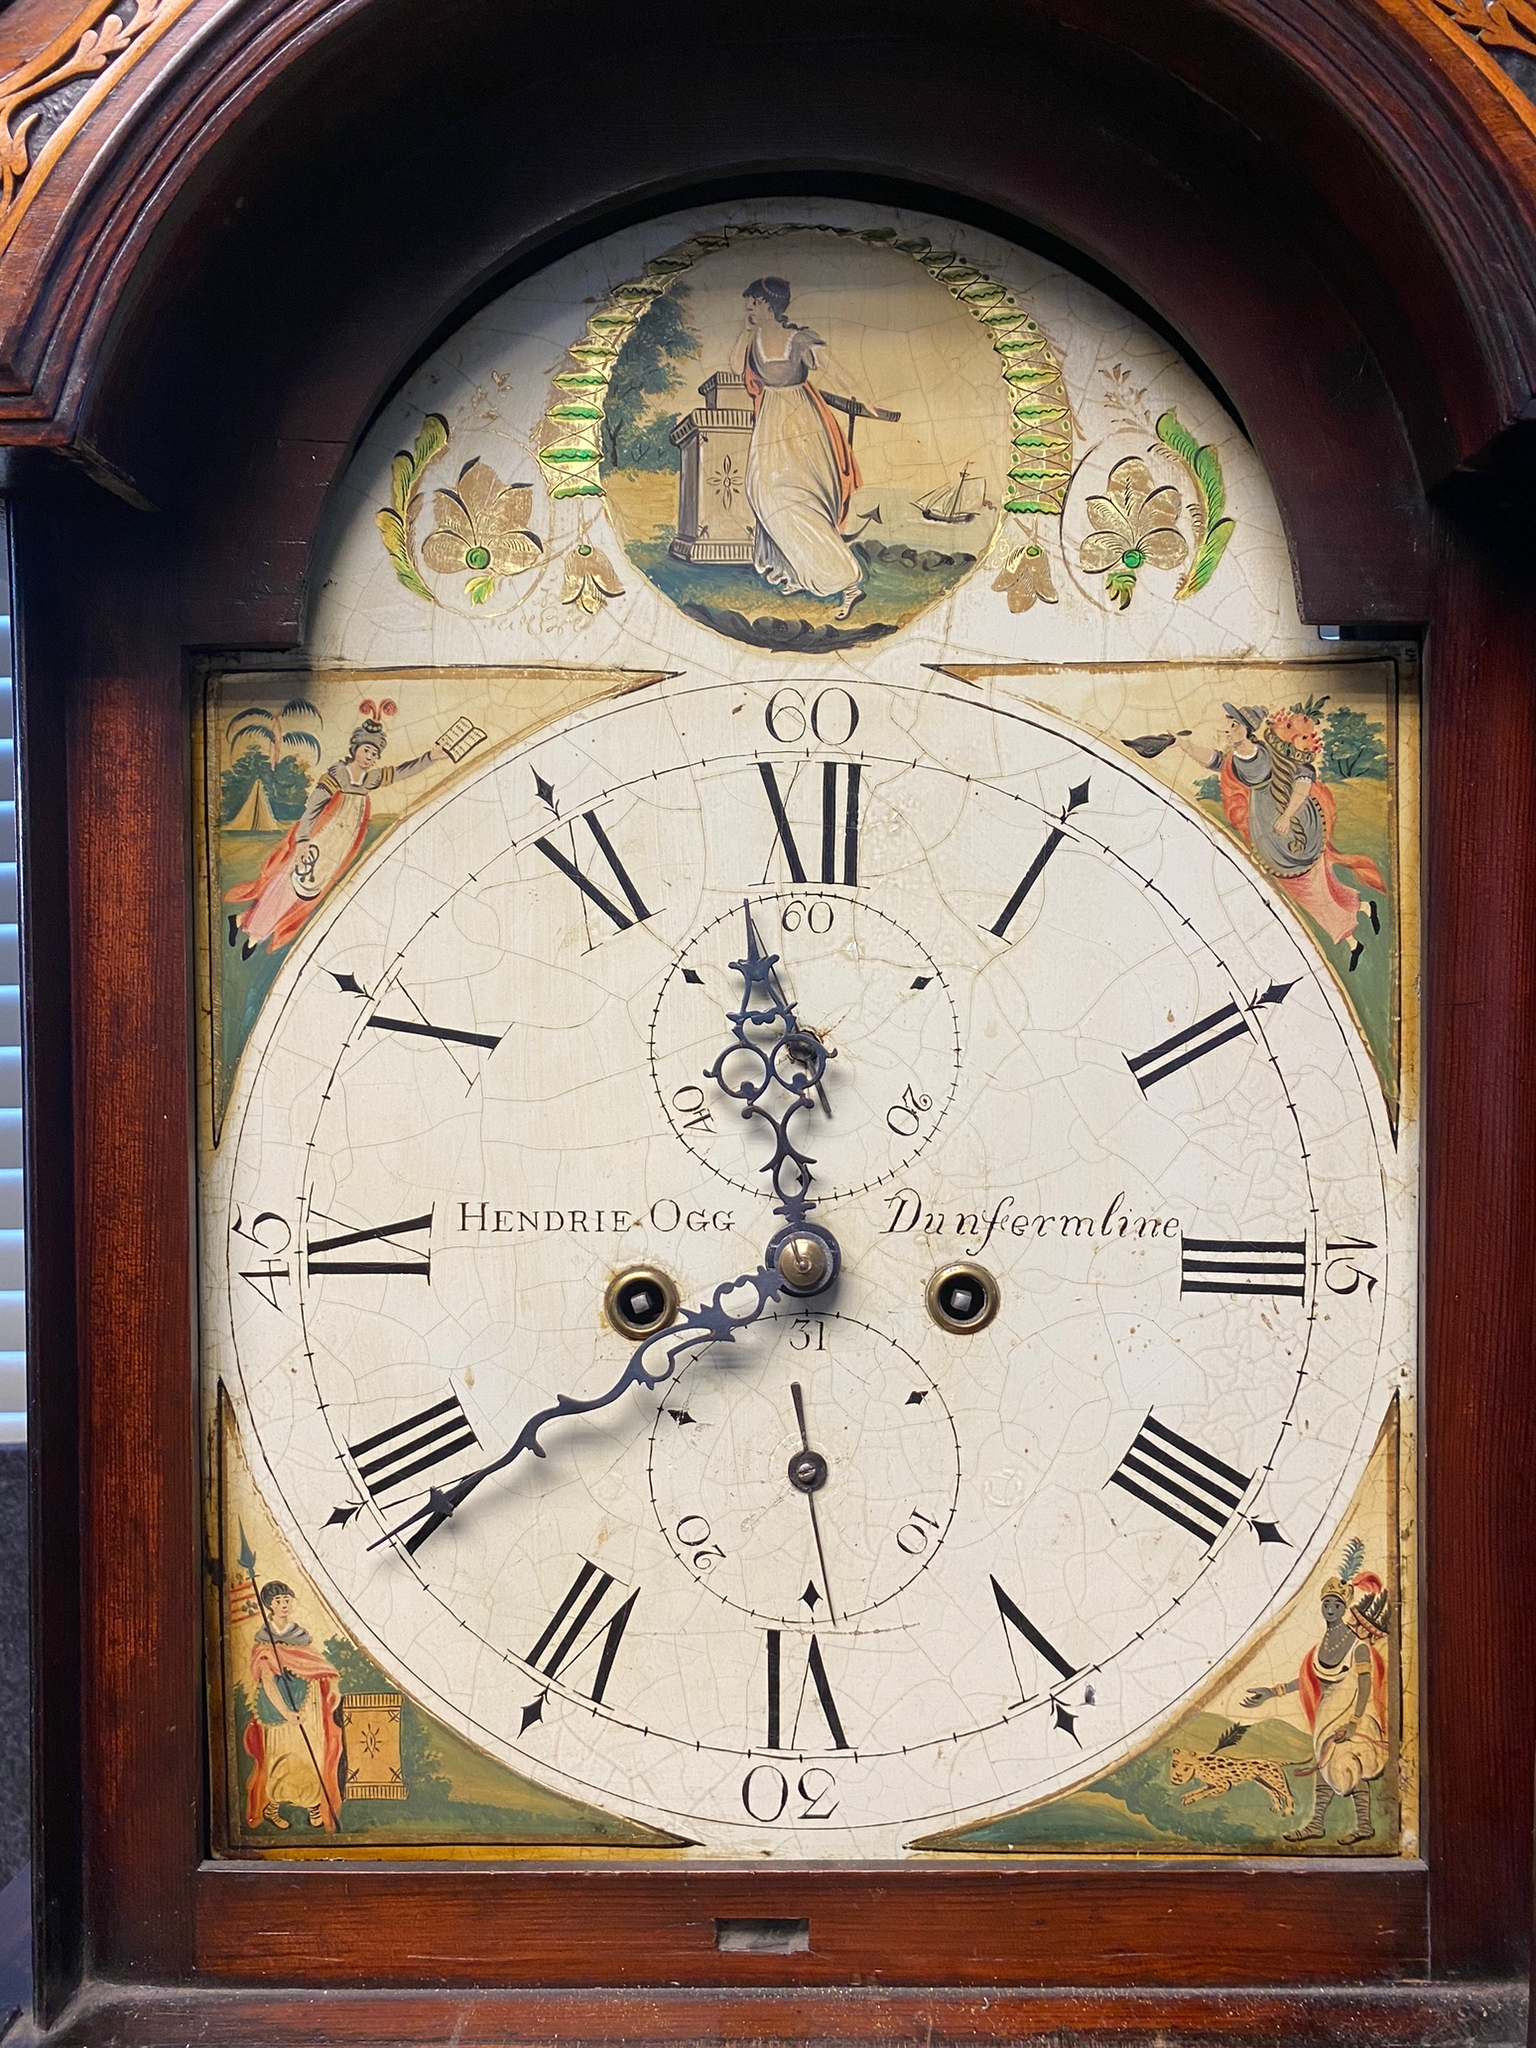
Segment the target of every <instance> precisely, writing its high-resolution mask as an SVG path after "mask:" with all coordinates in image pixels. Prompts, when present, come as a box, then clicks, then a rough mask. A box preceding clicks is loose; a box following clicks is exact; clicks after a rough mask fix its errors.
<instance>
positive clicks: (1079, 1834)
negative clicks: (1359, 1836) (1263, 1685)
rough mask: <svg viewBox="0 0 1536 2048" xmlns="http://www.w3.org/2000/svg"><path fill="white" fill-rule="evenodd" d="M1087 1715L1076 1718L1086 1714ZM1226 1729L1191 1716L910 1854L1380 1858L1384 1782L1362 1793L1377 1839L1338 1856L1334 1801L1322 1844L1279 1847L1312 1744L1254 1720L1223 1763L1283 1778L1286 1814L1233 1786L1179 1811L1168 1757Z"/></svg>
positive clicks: (1294, 1819)
mask: <svg viewBox="0 0 1536 2048" xmlns="http://www.w3.org/2000/svg"><path fill="white" fill-rule="evenodd" d="M1092 1711H1093V1709H1092V1708H1091V1707H1090V1708H1088V1709H1086V1710H1085V1713H1086V1714H1091V1713H1092ZM1226 1726H1227V1723H1226V1721H1225V1720H1224V1719H1223V1718H1222V1717H1221V1716H1219V1715H1216V1714H1192V1715H1190V1717H1189V1719H1188V1720H1187V1721H1183V1722H1181V1723H1180V1724H1179V1726H1178V1727H1177V1728H1176V1729H1175V1730H1174V1732H1173V1733H1172V1734H1171V1735H1169V1736H1167V1737H1165V1738H1164V1740H1163V1741H1161V1742H1158V1743H1154V1744H1153V1746H1152V1747H1151V1748H1150V1749H1146V1750H1143V1751H1142V1753H1141V1754H1140V1755H1139V1756H1134V1757H1131V1758H1129V1759H1128V1760H1127V1761H1126V1762H1125V1763H1123V1764H1121V1765H1120V1766H1119V1767H1118V1768H1117V1769H1115V1770H1113V1771H1108V1772H1106V1773H1105V1774H1104V1776H1103V1777H1101V1778H1095V1779H1093V1780H1092V1781H1091V1782H1090V1783H1089V1784H1087V1785H1084V1786H1081V1787H1079V1788H1078V1790H1076V1791H1073V1792H1064V1793H1063V1794H1062V1795H1061V1796H1060V1797H1059V1798H1056V1799H1047V1800H1044V1801H1042V1803H1041V1804H1040V1805H1038V1806H1032V1807H1026V1808H1024V1809H1023V1810H1022V1811H1021V1812H1018V1813H1011V1814H1004V1815H1002V1816H1001V1817H1000V1818H999V1819H996V1820H990V1821H983V1822H981V1823H980V1824H979V1825H978V1826H976V1827H970V1828H955V1829H951V1830H949V1831H948V1832H946V1833H944V1834H938V1835H928V1836H925V1837H924V1838H923V1839H922V1840H921V1841H918V1842H914V1843H913V1845H912V1846H913V1847H914V1848H919V1849H946V1850H970V1851H973V1852H974V1851H978V1850H980V1851H984V1852H990V1853H992V1854H994V1855H1001V1854H1004V1853H1011V1852H1016V1851H1028V1852H1038V1851H1041V1850H1045V1851H1060V1852H1062V1853H1063V1854H1079V1855H1080V1854H1084V1853H1090V1852H1093V1851H1096V1850H1108V1849H1119V1850H1124V1849H1128V1848H1129V1849H1140V1850H1142V1851H1143V1852H1144V1853H1146V1854H1147V1855H1154V1856H1170V1855H1174V1856H1176V1855H1181V1854H1190V1853H1196V1854H1207V1855H1220V1854H1225V1855H1237V1856H1251V1855H1255V1854H1262V1855H1285V1856H1295V1855H1305V1854H1313V1855H1325V1856H1341V1855H1343V1856H1360V1855H1369V1854H1371V1853H1372V1852H1373V1851H1374V1852H1375V1853H1376V1854H1377V1855H1380V1854H1381V1852H1382V1850H1383V1848H1384V1847H1390V1846H1391V1844H1392V1843H1393V1841H1394V1839H1395V1834H1396V1826H1397V1821H1396V1814H1395V1811H1394V1809H1393V1803H1392V1801H1391V1800H1390V1799H1389V1797H1388V1790H1387V1780H1385V1779H1381V1778H1378V1779H1377V1780H1376V1782H1375V1784H1374V1785H1373V1786H1372V1788H1371V1817H1372V1819H1373V1820H1374V1822H1375V1824H1376V1839H1375V1840H1374V1841H1368V1842H1363V1843H1360V1844H1357V1845H1355V1846H1352V1847H1350V1848H1347V1849H1346V1848H1344V1847H1342V1846H1341V1844H1340V1843H1339V1841H1338V1837H1339V1836H1340V1835H1341V1834H1344V1833H1346V1832H1347V1831H1348V1830H1349V1829H1350V1828H1352V1827H1353V1826H1354V1807H1353V1805H1352V1804H1351V1803H1350V1802H1349V1801H1348V1800H1343V1799H1335V1800H1334V1802H1333V1804H1332V1806H1331V1807H1330V1809H1329V1812H1328V1820H1327V1825H1328V1834H1327V1836H1326V1838H1325V1839H1323V1840H1321V1841H1316V1842H1308V1843H1304V1844H1301V1845H1298V1844H1296V1843H1294V1842H1287V1841H1285V1840H1284V1834H1285V1831H1286V1829H1287V1828H1296V1827H1300V1826H1301V1825H1302V1824H1303V1823H1304V1822H1305V1821H1307V1820H1310V1818H1311V1816H1312V1788H1313V1780H1312V1777H1311V1776H1310V1775H1302V1773H1303V1771H1304V1770H1305V1771H1307V1772H1310V1766H1311V1763H1312V1744H1311V1741H1310V1739H1309V1738H1308V1737H1307V1736H1306V1735H1305V1734H1304V1733H1303V1732H1302V1731H1301V1730H1300V1729H1298V1728H1293V1727H1291V1726H1290V1725H1289V1723H1287V1722H1284V1721H1259V1722H1256V1723H1254V1724H1253V1726H1251V1727H1250V1728H1249V1729H1248V1731H1247V1733H1246V1734H1245V1735H1244V1736H1243V1737H1242V1739H1241V1740H1240V1741H1238V1742H1235V1743H1233V1744H1232V1745H1231V1747H1230V1748H1229V1749H1227V1750H1224V1751H1223V1752H1222V1754H1223V1755H1224V1756H1232V1757H1273V1758H1275V1759H1276V1760H1277V1761H1278V1762H1280V1763H1281V1764H1282V1765H1283V1766H1284V1768H1285V1772H1286V1778H1287V1782H1288V1783H1289V1785H1290V1788H1291V1797H1292V1801H1293V1803H1294V1806H1295V1811H1294V1813H1291V1814H1277V1813H1275V1812H1273V1811H1272V1809H1271V1807H1270V1803H1269V1797H1268V1794H1267V1793H1266V1792H1265V1790H1264V1788H1263V1787H1262V1786H1260V1785H1256V1784H1251V1783H1250V1784H1247V1785H1240V1786H1237V1787H1235V1788H1234V1789H1233V1790H1232V1791H1230V1792H1224V1793H1222V1794H1220V1795H1219V1796H1217V1797H1216V1798H1213V1799H1200V1800H1196V1801H1195V1803H1194V1804H1193V1805H1190V1806H1186V1805H1185V1804H1184V1797H1185V1794H1186V1793H1188V1792H1193V1791H1196V1790H1198V1789H1199V1784H1200V1781H1199V1780H1198V1779H1195V1780H1192V1781H1191V1782H1190V1783H1189V1784H1187V1785H1175V1784H1174V1783H1173V1781H1172V1779H1171V1777H1170V1776H1169V1769H1168V1759H1169V1756H1170V1754H1171V1752H1172V1751H1173V1750H1175V1749H1190V1750H1194V1751H1196V1752H1197V1753H1202V1752H1206V1751H1210V1750H1212V1749H1214V1747H1215V1744H1216V1741H1217V1738H1218V1737H1219V1736H1220V1735H1221V1734H1222V1732H1223V1730H1224V1729H1225V1728H1226Z"/></svg>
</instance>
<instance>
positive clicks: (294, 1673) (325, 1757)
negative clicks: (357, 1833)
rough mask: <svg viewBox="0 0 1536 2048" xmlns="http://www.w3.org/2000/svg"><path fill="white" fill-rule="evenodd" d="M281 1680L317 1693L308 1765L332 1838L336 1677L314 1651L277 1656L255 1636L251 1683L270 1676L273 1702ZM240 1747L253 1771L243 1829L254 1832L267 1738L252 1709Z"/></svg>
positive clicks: (337, 1782)
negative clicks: (317, 1738) (315, 1740)
mask: <svg viewBox="0 0 1536 2048" xmlns="http://www.w3.org/2000/svg"><path fill="white" fill-rule="evenodd" d="M285 1676H287V1677H289V1678H299V1679H304V1680H305V1681H307V1682H308V1683H311V1684H315V1685H318V1686H319V1688H320V1728H321V1736H322V1740H321V1744H320V1754H319V1755H318V1756H317V1757H316V1758H315V1759H314V1764H315V1769H316V1770H317V1771H318V1772H319V1774H320V1783H321V1786H322V1788H323V1797H322V1798H321V1801H320V1810H321V1812H322V1813H323V1814H324V1816H325V1820H324V1826H325V1829H326V1832H327V1833H328V1834H335V1832H336V1830H337V1829H338V1828H339V1827H340V1825H341V1724H340V1723H339V1721H338V1720H337V1718H336V1709H337V1706H338V1705H339V1704H340V1700H341V1675H340V1673H339V1672H338V1671H337V1669H336V1667H335V1665H334V1664H328V1663H327V1662H326V1660H325V1659H324V1657H322V1656H321V1655H320V1652H319V1651H318V1650H308V1649H305V1648H304V1647H303V1645H302V1644H299V1643H284V1644H283V1645H282V1648H281V1654H279V1651H278V1649H277V1648H276V1647H275V1646H274V1645H273V1643H272V1642H271V1641H270V1639H269V1638H268V1637H267V1636H266V1635H265V1634H262V1635H260V1636H258V1637H257V1639H256V1642H255V1644H254V1646H253V1648H252V1650H251V1681H252V1683H253V1684H254V1685H258V1686H259V1685H260V1684H261V1682H262V1680H263V1679H264V1678H267V1677H270V1678H271V1679H272V1680H273V1682H274V1684H275V1686H276V1689H277V1692H278V1695H279V1697H282V1696H283V1692H284V1688H283V1679H284V1677H285ZM306 1732H307V1731H306ZM245 1747H246V1751H247V1753H248V1755H249V1756H250V1758H251V1761H252V1762H253V1763H254V1764H255V1766H256V1768H255V1769H254V1770H253V1771H252V1772H251V1784H250V1790H249V1791H248V1792H247V1793H246V1795H245V1824H246V1826H247V1827H248V1828H254V1827H259V1826H260V1825H261V1817H262V1814H263V1813H264V1812H265V1811H266V1805H267V1737H266V1730H265V1729H264V1728H263V1727H262V1724H261V1722H260V1721H259V1720H258V1719H257V1717H256V1714H255V1712H254V1710H253V1711H252V1714H251V1718H250V1720H249V1721H248V1722H247V1724H246V1730H245Z"/></svg>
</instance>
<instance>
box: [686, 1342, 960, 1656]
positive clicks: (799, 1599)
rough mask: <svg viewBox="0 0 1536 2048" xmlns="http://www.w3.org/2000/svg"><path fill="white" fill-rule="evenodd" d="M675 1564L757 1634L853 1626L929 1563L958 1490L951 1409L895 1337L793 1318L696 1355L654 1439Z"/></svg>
mask: <svg viewBox="0 0 1536 2048" xmlns="http://www.w3.org/2000/svg"><path fill="white" fill-rule="evenodd" d="M649 1464H650V1488H651V1503H652V1506H653V1507H654V1509H655V1513H656V1519H657V1521H658V1522H659V1523H660V1525H661V1529H662V1533H663V1534H664V1535H665V1537H666V1539H667V1542H668V1543H669V1545H670V1546H671V1548H672V1552H673V1554H674V1556H675V1557H676V1558H677V1560H678V1562H679V1563H680V1564H681V1565H682V1566H683V1567H684V1569H685V1570H686V1571H687V1572H688V1573H689V1575H690V1576H691V1577H692V1578H694V1579H696V1580H697V1581H698V1583H699V1584H700V1585H702V1586H704V1587H705V1588H706V1589H707V1590H708V1591H709V1592H711V1593H713V1594H715V1595H716V1597H717V1598H718V1599H720V1600H722V1601H724V1602H725V1603H726V1604H727V1605H728V1606H731V1607H736V1608H739V1609H741V1611H742V1612H743V1613H746V1614H751V1615H754V1616H756V1617H758V1618H759V1619H761V1620H764V1621H770V1622H773V1621H782V1622H791V1623H801V1624H804V1623H806V1622H808V1621H809V1622H816V1623H822V1622H828V1621H830V1622H833V1623H838V1622H843V1621H853V1620H855V1619H857V1618H859V1617H861V1616H864V1615H867V1614H869V1613H870V1612H871V1610H873V1609H875V1608H878V1607H880V1606H881V1605H882V1604H883V1603H884V1602H886V1601H888V1600H890V1599H892V1598H893V1597H894V1596H895V1595H896V1594H898V1593H900V1592H901V1591H902V1590H903V1589H904V1588H905V1587H907V1586H909V1585H911V1583H912V1581H913V1580H914V1579H915V1578H917V1577H918V1576H919V1574H920V1573H922V1572H923V1571H925V1570H926V1569H927V1568H928V1566H929V1565H930V1564H932V1563H933V1561H934V1559H935V1558H936V1557H937V1556H938V1554H939V1551H940V1548H941V1546H942V1545H943V1542H944V1538H945V1536H946V1534H947V1533H948V1530H949V1525H950V1520H951V1518H952V1516H953V1514H954V1511H955V1503H956V1499H957V1497H958V1494H959V1488H960V1446H959V1441H958V1438H957V1437H956V1434H955V1425H954V1421H953V1419H952V1418H951V1415H950V1412H949V1409H948V1406H947V1405H946V1403H945V1400H944V1396H943V1395H942V1394H941V1393H940V1391H939V1389H938V1387H937V1386H936V1384H935V1383H934V1381H933V1379H932V1378H931V1377H930V1376H929V1374H928V1373H927V1372H926V1371H924V1369H923V1367H922V1366H921V1365H920V1364H919V1363H918V1361H917V1360H916V1359H915V1358H914V1357H913V1356H912V1354H911V1353H910V1352H909V1351H906V1350H905V1349H904V1348H903V1347H902V1346H901V1345H900V1344H897V1343H896V1342H895V1341H894V1340H893V1339H892V1338H890V1337H887V1336H886V1335H885V1334H884V1333H883V1332H882V1331H879V1330H876V1329H873V1328H871V1326H870V1325H869V1324H868V1323H862V1322H859V1321H857V1320H856V1319H855V1318H853V1317H852V1316H846V1315H840V1314H838V1313H836V1312H835V1311H833V1310H825V1311H812V1310H809V1309H807V1310H805V1311H803V1312H801V1311H797V1310H794V1309H792V1308H790V1307H788V1306H786V1307H784V1308H782V1309H780V1310H779V1311H778V1312H777V1313H775V1314H774V1315H772V1316H768V1317H765V1318H764V1320H763V1322H762V1323H761V1324H759V1325H758V1327H757V1328H756V1329H755V1330H754V1331H752V1332H751V1334H750V1336H749V1337H747V1338H743V1339H739V1340H738V1341H737V1342H736V1343H735V1344H732V1345H730V1346H729V1347H727V1346H725V1345H719V1346H716V1347H714V1348H713V1349H712V1350H710V1351H706V1352H704V1353H702V1354H701V1355H700V1357H699V1358H698V1360H697V1361H696V1362H695V1363H694V1364H693V1365H691V1366H690V1367H689V1368H688V1369H687V1371H686V1372H683V1373H680V1374H679V1376H678V1378H677V1381H676V1383H675V1385H674V1386H672V1387H671V1388H669V1389H668V1391H667V1394H666V1396H665V1398H664V1399H663V1401H662V1404H661V1407H660V1410H659V1411H658V1413H657V1416H656V1420H655V1423H654V1425H653V1426H652V1429H651V1442H650V1460H649Z"/></svg>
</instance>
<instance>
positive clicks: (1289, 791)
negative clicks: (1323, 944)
mask: <svg viewBox="0 0 1536 2048" xmlns="http://www.w3.org/2000/svg"><path fill="white" fill-rule="evenodd" d="M1221 708H1222V710H1223V711H1224V712H1225V713H1226V714H1227V723H1226V726H1225V729H1224V730H1223V732H1222V735H1221V740H1220V744H1219V746H1218V747H1217V749H1216V751H1215V752H1214V753H1213V752H1211V751H1209V750H1208V749H1206V748H1202V747H1198V746H1193V745H1191V744H1190V742H1189V741H1188V739H1187V738H1185V737H1183V736H1182V735H1181V736H1180V737H1179V745H1180V747H1181V748H1182V749H1183V751H1184V752H1185V753H1186V754H1188V756H1189V757H1190V759H1191V760H1192V761H1198V762H1199V764H1200V766H1201V767H1202V768H1215V769H1217V770H1219V771H1220V776H1221V804H1222V809H1223V810H1224V811H1225V812H1226V814H1227V817H1228V820H1229V821H1230V823H1231V825H1232V828H1233V830H1234V831H1236V832H1238V833H1240V834H1241V836H1242V837H1243V838H1244V839H1245V840H1246V841H1247V842H1248V844H1249V846H1251V847H1252V849H1253V853H1254V857H1255V859H1256V860H1257V861H1258V863H1259V866H1260V867H1261V868H1263V870H1264V872H1265V873H1266V874H1267V875H1269V876H1270V877H1271V878H1272V879H1273V880H1274V881H1275V882H1276V883H1277V884H1278V885H1279V887H1280V888H1282V889H1283V890H1284V891H1285V893H1286V895H1287V896H1289V897H1290V898H1291V899H1292V901H1293V902H1295V903H1299V904H1300V906H1301V908H1302V909H1303V910H1304V911H1306V913H1307V915H1308V916H1309V917H1310V918H1312V919H1313V920H1314V922H1315V923H1317V924H1318V925H1320V926H1321V927H1322V929H1323V930H1324V931H1325V932H1326V933H1327V934H1328V936H1329V938H1330V939H1332V940H1333V942H1334V944H1335V945H1338V946H1347V947H1348V948H1349V959H1348V968H1349V972H1350V973H1351V974H1353V973H1354V971H1355V969H1356V967H1358V966H1359V964H1360V955H1361V954H1362V953H1363V952H1364V951H1365V941H1364V939H1363V938H1362V937H1361V936H1359V933H1358V929H1357V927H1358V925H1359V923H1360V920H1361V919H1362V918H1364V919H1366V920H1367V921H1368V922H1369V925H1370V928H1371V931H1372V932H1377V931H1379V930H1380V929H1381V919H1380V913H1379V912H1378V910H1377V907H1376V904H1375V901H1374V900H1373V899H1372V898H1369V897H1364V896H1362V895H1361V894H1360V892H1359V891H1358V890H1356V889H1352V888H1350V887H1349V886H1348V884H1347V883H1344V882H1341V881H1340V880H1339V879H1338V877H1337V875H1336V874H1335V872H1334V870H1335V869H1336V868H1340V867H1343V868H1348V869H1350V870H1352V872H1353V874H1354V876H1355V878H1356V879H1357V880H1358V881H1360V882H1363V883H1364V884H1365V887H1366V888H1367V889H1377V890H1382V889H1385V888H1386V881H1385V878H1384V877H1383V875H1382V873H1381V871H1380V869H1379V868H1378V867H1377V866H1376V863H1375V862H1374V861H1372V860H1368V859H1367V858H1366V856H1365V855H1364V854H1360V853H1340V852H1339V850H1338V848H1337V847H1336V846H1335V845H1334V843H1333V831H1334V816H1335V811H1334V801H1333V792H1332V790H1331V789H1329V788H1328V787H1327V785H1326V784H1325V783H1324V782H1322V781H1321V780H1320V779H1319V776H1318V772H1317V763H1316V756H1317V754H1318V753H1319V752H1320V750H1321V747H1322V740H1321V736H1320V735H1319V733H1318V730H1317V727H1316V725H1315V724H1314V723H1313V721H1312V720H1311V719H1310V718H1309V717H1308V716H1307V715H1306V713H1305V712H1296V711H1273V712H1269V711H1266V710H1265V708H1264V706H1263V705H1262V704H1249V705H1246V706H1243V705H1237V704H1223V705H1222V707H1221Z"/></svg>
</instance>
